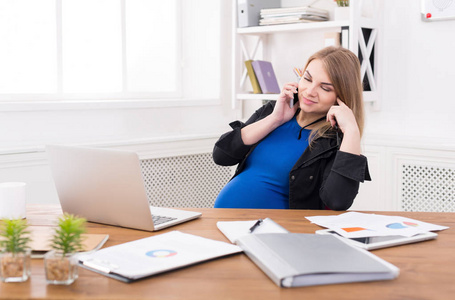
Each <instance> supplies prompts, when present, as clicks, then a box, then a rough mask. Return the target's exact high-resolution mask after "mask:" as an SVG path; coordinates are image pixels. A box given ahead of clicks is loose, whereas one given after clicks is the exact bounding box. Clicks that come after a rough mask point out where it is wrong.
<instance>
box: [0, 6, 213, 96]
mask: <svg viewBox="0 0 455 300" xmlns="http://www.w3.org/2000/svg"><path fill="white" fill-rule="evenodd" d="M220 2H221V1H213V0H166V1H162V0H2V1H0V44H1V47H0V100H5V101H11V100H17V101H20V100H70V99H85V100H87V99H94V100H99V99H107V100H110V99H124V100H127V99H163V98H179V99H182V98H183V99H198V100H199V99H214V98H219V88H220V27H221V24H220V14H221V12H220Z"/></svg>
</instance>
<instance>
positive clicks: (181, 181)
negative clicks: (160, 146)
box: [141, 153, 232, 208]
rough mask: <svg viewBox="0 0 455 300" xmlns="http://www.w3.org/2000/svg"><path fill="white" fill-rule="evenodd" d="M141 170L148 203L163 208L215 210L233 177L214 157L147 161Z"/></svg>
mask: <svg viewBox="0 0 455 300" xmlns="http://www.w3.org/2000/svg"><path fill="white" fill-rule="evenodd" d="M141 167H142V174H143V177H144V182H145V188H146V191H147V196H148V198H149V202H150V204H151V205H153V206H161V207H199V208H201V207H213V204H214V203H215V199H216V197H217V196H218V193H219V192H220V191H221V189H222V188H223V187H224V186H225V185H226V183H227V182H228V181H229V180H230V178H231V177H232V174H231V168H229V167H222V166H218V165H216V164H215V163H214V162H213V159H212V153H201V154H194V155H184V156H171V157H164V158H152V159H144V160H141Z"/></svg>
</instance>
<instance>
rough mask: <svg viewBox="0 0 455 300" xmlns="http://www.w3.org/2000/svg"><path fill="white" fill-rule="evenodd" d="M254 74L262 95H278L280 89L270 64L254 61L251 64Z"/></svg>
mask: <svg viewBox="0 0 455 300" xmlns="http://www.w3.org/2000/svg"><path fill="white" fill-rule="evenodd" d="M251 65H252V66H253V70H254V73H255V74H256V77H257V79H258V82H259V86H260V87H261V91H262V93H263V94H279V93H280V87H279V86H278V81H277V79H276V76H275V72H274V71H273V67H272V63H271V62H269V61H264V60H255V61H253V62H252V63H251Z"/></svg>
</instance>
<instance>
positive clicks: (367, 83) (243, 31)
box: [232, 0, 382, 109]
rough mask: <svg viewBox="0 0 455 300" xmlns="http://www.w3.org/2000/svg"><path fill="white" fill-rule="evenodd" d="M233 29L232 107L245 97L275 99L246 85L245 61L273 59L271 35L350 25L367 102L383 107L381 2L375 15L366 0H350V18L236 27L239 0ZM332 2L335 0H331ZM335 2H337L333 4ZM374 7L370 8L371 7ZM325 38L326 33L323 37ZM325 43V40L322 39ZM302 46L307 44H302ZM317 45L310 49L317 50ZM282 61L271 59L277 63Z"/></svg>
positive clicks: (339, 28) (323, 29)
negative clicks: (366, 7) (367, 12)
mask: <svg viewBox="0 0 455 300" xmlns="http://www.w3.org/2000/svg"><path fill="white" fill-rule="evenodd" d="M233 2H234V4H233V12H234V14H233V15H234V20H233V24H234V29H233V49H232V51H233V61H232V66H233V70H232V76H233V77H232V91H233V93H232V95H233V96H232V108H233V109H235V108H236V107H237V105H238V102H239V101H245V100H276V99H277V98H278V95H275V94H253V93H252V91H250V90H249V89H248V87H247V82H248V81H249V78H248V73H247V71H246V68H245V66H244V61H246V60H249V59H262V60H269V61H272V60H271V59H270V58H269V57H268V54H267V53H268V51H269V50H270V49H269V48H270V47H273V46H272V45H270V43H269V40H270V37H272V36H274V35H279V34H286V33H304V32H313V31H314V32H316V31H318V32H319V31H341V28H342V27H344V28H346V27H347V28H349V41H348V44H349V49H350V50H351V51H352V52H354V53H355V54H356V55H357V56H358V57H359V59H360V61H361V75H362V79H363V82H364V89H365V90H364V101H365V102H369V103H372V105H373V106H374V108H375V109H379V107H380V99H381V97H380V80H379V76H378V74H379V73H380V70H379V66H380V64H379V58H380V56H379V47H378V46H380V43H378V40H379V37H380V35H379V28H380V13H381V11H382V10H381V8H382V4H381V3H377V2H381V1H377V2H376V3H375V7H374V8H373V13H374V16H373V15H372V16H371V17H365V14H364V11H363V10H362V9H363V1H361V0H351V1H350V3H351V5H350V7H349V9H350V14H349V15H350V18H349V19H347V20H330V21H325V22H314V23H297V24H283V25H269V26H254V27H246V28H237V16H236V13H235V12H236V11H237V8H236V2H237V1H233ZM331 2H332V1H331ZM332 4H334V3H332ZM370 10H371V7H370ZM320 38H321V41H323V34H321V36H320ZM321 44H322V42H321ZM302 47H306V46H305V43H302ZM317 50H319V49H318V48H314V49H311V51H312V52H316V51H317ZM279 63H280V61H272V64H273V65H278V64H279Z"/></svg>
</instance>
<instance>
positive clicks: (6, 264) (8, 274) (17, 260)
mask: <svg viewBox="0 0 455 300" xmlns="http://www.w3.org/2000/svg"><path fill="white" fill-rule="evenodd" d="M31 253H32V251H31V249H27V250H25V251H24V252H18V253H12V252H2V253H0V279H1V280H2V281H3V282H24V281H27V279H28V278H29V277H30V273H31V272H30V255H31Z"/></svg>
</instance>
